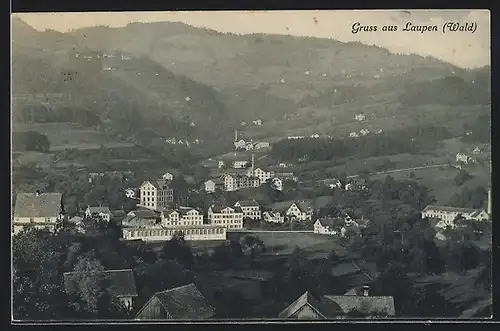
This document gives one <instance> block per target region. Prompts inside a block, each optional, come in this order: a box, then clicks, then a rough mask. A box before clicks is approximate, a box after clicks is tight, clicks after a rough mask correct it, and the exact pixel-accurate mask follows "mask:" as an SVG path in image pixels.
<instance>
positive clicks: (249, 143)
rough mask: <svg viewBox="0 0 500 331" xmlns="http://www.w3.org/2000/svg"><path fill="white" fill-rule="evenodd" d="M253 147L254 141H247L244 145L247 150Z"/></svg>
mask: <svg viewBox="0 0 500 331" xmlns="http://www.w3.org/2000/svg"><path fill="white" fill-rule="evenodd" d="M253 148H254V143H253V142H251V141H250V142H247V144H246V145H245V149H246V150H247V151H251V150H252V149H253Z"/></svg>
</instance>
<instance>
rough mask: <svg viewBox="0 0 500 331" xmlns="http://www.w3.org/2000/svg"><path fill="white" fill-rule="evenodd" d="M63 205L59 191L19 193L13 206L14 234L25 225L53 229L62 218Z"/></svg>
mask: <svg viewBox="0 0 500 331" xmlns="http://www.w3.org/2000/svg"><path fill="white" fill-rule="evenodd" d="M63 214H64V206H63V202H62V194H60V193H40V192H37V193H19V194H18V195H17V199H16V205H15V207H14V219H13V223H14V224H13V231H14V234H16V233H18V232H19V231H21V230H22V229H23V228H24V227H25V226H34V227H37V228H47V229H49V230H51V231H55V230H56V229H57V227H58V224H59V222H60V221H62V219H63Z"/></svg>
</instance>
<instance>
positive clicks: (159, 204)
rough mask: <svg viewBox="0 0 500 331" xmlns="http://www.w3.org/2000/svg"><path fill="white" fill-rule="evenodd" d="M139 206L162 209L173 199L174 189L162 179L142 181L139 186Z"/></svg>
mask: <svg viewBox="0 0 500 331" xmlns="http://www.w3.org/2000/svg"><path fill="white" fill-rule="evenodd" d="M139 190H140V196H141V203H140V204H141V206H144V207H146V208H149V209H153V210H163V209H164V208H166V207H167V206H168V205H169V204H171V203H172V202H173V201H174V191H173V190H172V188H171V187H170V185H169V183H168V181H166V180H164V179H158V180H151V181H149V180H147V181H144V182H143V183H142V184H141V186H140V188H139Z"/></svg>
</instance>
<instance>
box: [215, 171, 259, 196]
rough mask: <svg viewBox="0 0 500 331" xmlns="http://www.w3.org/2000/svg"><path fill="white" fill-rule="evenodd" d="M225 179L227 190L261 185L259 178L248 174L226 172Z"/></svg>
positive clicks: (225, 188)
mask: <svg viewBox="0 0 500 331" xmlns="http://www.w3.org/2000/svg"><path fill="white" fill-rule="evenodd" d="M223 180H224V190H225V191H227V192H232V191H237V190H240V189H244V188H250V187H259V186H260V180H259V178H257V177H252V176H246V175H236V174H234V175H233V174H225V175H224V177H223Z"/></svg>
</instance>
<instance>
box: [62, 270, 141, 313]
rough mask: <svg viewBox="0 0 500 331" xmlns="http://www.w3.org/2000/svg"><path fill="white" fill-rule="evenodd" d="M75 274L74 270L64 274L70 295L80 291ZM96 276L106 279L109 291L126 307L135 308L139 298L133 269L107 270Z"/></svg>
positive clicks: (65, 286)
mask: <svg viewBox="0 0 500 331" xmlns="http://www.w3.org/2000/svg"><path fill="white" fill-rule="evenodd" d="M75 276H76V274H75V273H74V272H65V273H64V274H63V281H64V289H65V290H66V293H67V294H68V295H73V294H76V293H77V291H78V286H79V285H78V279H76V277H75ZM95 276H96V277H98V279H101V280H104V281H106V283H107V286H108V290H109V292H110V293H111V294H112V295H114V296H115V297H116V298H118V299H119V300H120V302H121V303H122V304H123V305H124V306H125V307H126V308H128V309H133V305H134V300H135V298H137V288H136V285H135V278H134V272H133V271H132V269H121V270H106V271H104V273H99V274H95Z"/></svg>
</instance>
